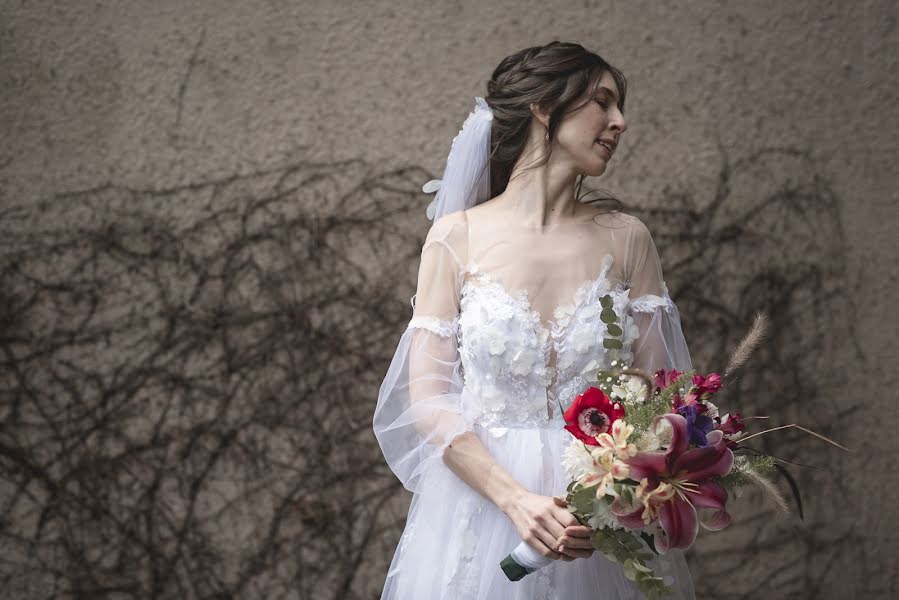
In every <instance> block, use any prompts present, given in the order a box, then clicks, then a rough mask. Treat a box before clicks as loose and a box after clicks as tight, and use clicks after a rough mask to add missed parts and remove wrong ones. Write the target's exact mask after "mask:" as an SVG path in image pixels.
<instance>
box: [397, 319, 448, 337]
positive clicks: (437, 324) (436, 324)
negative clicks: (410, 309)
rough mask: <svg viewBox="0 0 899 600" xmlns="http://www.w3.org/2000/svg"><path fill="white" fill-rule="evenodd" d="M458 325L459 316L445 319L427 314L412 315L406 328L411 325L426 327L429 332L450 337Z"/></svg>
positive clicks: (411, 326) (409, 327)
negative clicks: (449, 319) (450, 319)
mask: <svg viewBox="0 0 899 600" xmlns="http://www.w3.org/2000/svg"><path fill="white" fill-rule="evenodd" d="M458 325H459V317H456V318H455V319H453V320H452V321H446V320H443V319H438V318H437V317H428V316H418V317H412V318H411V319H410V320H409V325H407V328H408V329H411V328H413V327H417V328H420V329H427V330H428V331H430V332H431V333H436V334H437V335H439V336H442V337H450V336H455V335H456V332H457V331H458Z"/></svg>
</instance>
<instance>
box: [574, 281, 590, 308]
mask: <svg viewBox="0 0 899 600" xmlns="http://www.w3.org/2000/svg"><path fill="white" fill-rule="evenodd" d="M586 299H587V287H586V286H583V285H582V286H581V287H579V288H578V290H577V292H575V294H574V301H575V303H576V304H577V305H578V306H580V305H581V304H583V303H584V300H586Z"/></svg>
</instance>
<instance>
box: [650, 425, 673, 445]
mask: <svg viewBox="0 0 899 600" xmlns="http://www.w3.org/2000/svg"><path fill="white" fill-rule="evenodd" d="M654 429H655V431H653V433H654V434H655V435H656V438H657V439H658V440H659V444H661V446H662V447H663V448H667V447H668V446H669V445H671V438H672V437H674V429H673V428H672V427H671V423H669V422H668V419H659V420H658V421H657V422H656V425H655V428H654Z"/></svg>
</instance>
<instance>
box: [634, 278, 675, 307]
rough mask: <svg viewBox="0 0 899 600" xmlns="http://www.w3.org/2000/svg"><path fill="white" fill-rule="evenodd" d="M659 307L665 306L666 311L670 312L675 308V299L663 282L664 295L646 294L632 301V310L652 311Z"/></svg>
mask: <svg viewBox="0 0 899 600" xmlns="http://www.w3.org/2000/svg"><path fill="white" fill-rule="evenodd" d="M657 308H663V309H665V311H666V312H670V311H671V309H672V308H674V301H673V300H671V296H669V295H668V288H667V287H666V286H665V284H664V283H663V284H662V295H661V296H656V295H655V294H644V295H643V296H640V297H638V298H634V299H633V300H632V301H631V310H633V311H634V312H642V313H651V312H654V311H655V310H656V309H657Z"/></svg>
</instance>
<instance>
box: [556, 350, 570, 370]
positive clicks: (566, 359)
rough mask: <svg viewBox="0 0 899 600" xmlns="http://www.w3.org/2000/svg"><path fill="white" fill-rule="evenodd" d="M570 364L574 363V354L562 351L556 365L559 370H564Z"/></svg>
mask: <svg viewBox="0 0 899 600" xmlns="http://www.w3.org/2000/svg"><path fill="white" fill-rule="evenodd" d="M572 364H574V355H573V354H572V353H571V352H562V354H561V356H559V363H558V364H557V365H556V367H557V368H558V369H559V370H560V371H564V370H565V369H567V368H568V367H570V366H571V365H572Z"/></svg>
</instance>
